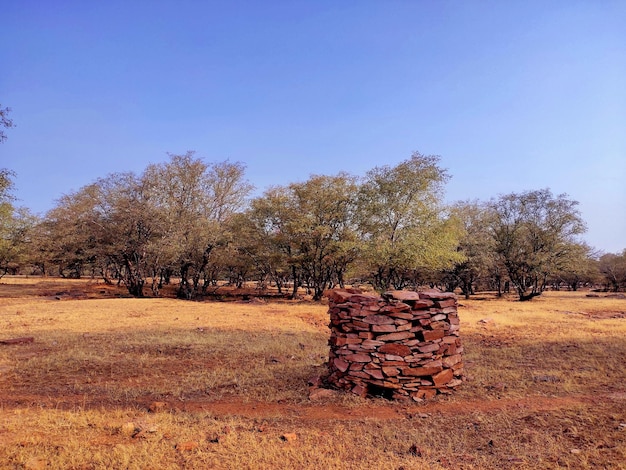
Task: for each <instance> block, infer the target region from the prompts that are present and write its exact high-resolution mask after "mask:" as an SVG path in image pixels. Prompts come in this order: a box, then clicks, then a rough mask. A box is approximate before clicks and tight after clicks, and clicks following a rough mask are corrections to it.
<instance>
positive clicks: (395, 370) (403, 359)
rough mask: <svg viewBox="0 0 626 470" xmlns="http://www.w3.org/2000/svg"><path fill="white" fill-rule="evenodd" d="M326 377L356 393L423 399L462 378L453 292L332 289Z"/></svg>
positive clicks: (446, 389)
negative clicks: (379, 291) (369, 291)
mask: <svg viewBox="0 0 626 470" xmlns="http://www.w3.org/2000/svg"><path fill="white" fill-rule="evenodd" d="M325 295H326V297H328V299H329V314H330V325H329V326H330V330H331V335H330V339H329V342H328V343H329V346H330V353H329V361H328V364H329V369H330V370H329V372H330V375H329V376H328V379H327V381H328V383H329V384H330V385H333V386H335V387H337V388H340V389H344V390H349V391H351V392H353V393H356V394H357V395H360V396H363V397H365V396H383V397H386V398H393V399H413V400H415V401H422V400H425V399H429V398H432V397H434V396H435V395H436V394H437V393H450V392H451V391H452V390H453V389H454V388H455V387H457V386H459V385H460V384H461V383H462V378H463V360H462V359H463V358H462V353H463V347H462V346H461V340H460V337H459V316H458V314H457V300H456V296H455V295H454V294H453V293H451V292H440V291H438V290H434V289H433V290H427V291H424V292H419V293H418V292H413V291H400V290H395V291H388V292H385V293H384V294H382V296H381V295H378V294H375V293H364V292H362V291H360V290H358V289H333V290H329V291H326V292H325Z"/></svg>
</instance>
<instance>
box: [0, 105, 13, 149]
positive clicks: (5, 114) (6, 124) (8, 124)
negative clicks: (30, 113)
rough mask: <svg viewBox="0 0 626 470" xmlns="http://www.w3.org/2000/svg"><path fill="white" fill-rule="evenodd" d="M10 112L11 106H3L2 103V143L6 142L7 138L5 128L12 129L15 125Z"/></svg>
mask: <svg viewBox="0 0 626 470" xmlns="http://www.w3.org/2000/svg"><path fill="white" fill-rule="evenodd" d="M10 112H11V108H3V107H2V105H0V144H1V143H2V142H4V141H5V140H6V138H7V136H6V134H5V133H4V129H10V128H12V127H14V124H13V120H12V119H9V113H10ZM3 128H4V129H3Z"/></svg>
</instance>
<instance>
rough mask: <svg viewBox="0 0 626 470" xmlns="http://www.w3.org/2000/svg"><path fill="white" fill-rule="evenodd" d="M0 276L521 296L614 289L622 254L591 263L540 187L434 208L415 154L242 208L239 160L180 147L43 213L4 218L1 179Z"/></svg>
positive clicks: (430, 167) (283, 189)
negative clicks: (588, 287)
mask: <svg viewBox="0 0 626 470" xmlns="http://www.w3.org/2000/svg"><path fill="white" fill-rule="evenodd" d="M0 177H1V178H2V179H1V180H0V183H1V184H2V186H1V187H0V189H2V192H1V193H0V197H1V201H2V203H1V204H2V205H1V206H0V224H1V225H0V230H1V232H2V233H1V235H2V236H1V242H0V243H1V245H0V269H2V270H3V272H5V273H6V272H9V271H11V270H12V271H17V270H21V271H27V270H29V271H31V272H32V271H33V270H34V271H36V272H39V273H41V274H60V275H62V276H69V277H78V276H82V275H91V276H98V277H101V278H102V279H104V280H105V281H106V282H120V283H123V284H124V285H125V286H126V287H127V288H128V291H129V292H130V293H131V294H132V295H134V296H138V297H141V296H143V295H145V294H146V291H147V289H151V291H152V294H153V295H159V289H160V288H161V287H162V286H163V284H164V283H169V282H170V281H171V280H172V279H176V285H177V293H178V296H179V297H181V298H187V299H192V298H196V297H198V296H202V295H204V294H206V293H207V291H208V290H210V289H212V288H213V286H216V285H217V283H218V281H220V280H227V281H229V282H230V283H232V284H234V285H238V286H241V285H243V284H244V283H245V282H247V281H256V282H257V283H258V285H259V287H264V286H266V285H267V284H268V283H271V284H272V285H274V286H275V287H277V288H278V290H279V292H285V293H290V294H291V295H292V296H295V295H297V293H298V289H299V288H301V287H304V288H306V289H308V290H309V291H310V292H311V293H312V294H313V297H314V298H315V299H319V298H321V296H322V292H323V291H324V290H325V289H326V288H328V287H331V286H335V285H340V286H342V285H344V284H345V283H346V282H348V281H350V282H360V283H365V282H367V283H371V284H372V285H373V286H374V287H375V288H376V289H379V290H384V289H388V288H390V287H393V288H406V287H413V288H415V287H417V286H419V285H423V284H437V285H441V286H443V287H445V288H447V289H455V288H460V289H461V291H462V292H463V293H464V294H465V295H467V296H469V295H471V294H472V293H473V292H474V291H475V290H476V289H477V288H490V289H495V290H497V291H498V292H500V293H502V292H503V291H506V290H508V289H509V288H510V287H512V288H513V289H514V290H515V292H516V293H517V295H518V296H519V298H520V300H528V299H531V298H532V297H534V296H536V295H539V294H540V293H541V292H542V291H543V290H544V289H546V287H547V286H549V285H551V284H552V285H555V286H561V285H564V284H565V285H567V286H569V287H570V288H573V289H576V288H578V287H579V286H580V285H582V284H584V283H595V282H599V281H601V280H602V275H603V276H604V281H605V283H606V285H607V287H610V288H612V289H615V290H618V289H620V288H623V287H625V285H626V252H624V253H622V254H620V255H618V254H611V255H604V256H602V257H599V258H598V257H597V256H594V254H593V253H592V251H591V249H590V248H589V247H587V246H586V245H585V244H584V243H582V242H580V241H579V240H578V238H577V237H578V236H579V235H580V234H581V233H583V232H584V229H585V227H584V223H583V221H582V220H581V217H580V214H579V212H578V210H577V203H576V202H575V201H572V200H570V199H569V198H568V197H567V196H566V195H557V196H554V195H553V194H552V193H551V192H550V191H549V190H547V189H544V190H538V191H528V192H523V193H513V194H508V195H504V196H501V197H499V198H497V199H494V200H492V201H489V202H477V201H466V202H459V203H457V204H455V205H454V206H452V207H446V206H445V205H444V204H443V189H444V186H445V183H446V182H447V180H448V178H449V177H448V174H447V172H446V171H445V170H444V169H442V168H441V167H440V166H439V159H438V157H436V156H424V155H421V154H419V153H415V154H413V155H412V156H411V158H409V159H407V160H406V161H403V162H401V163H400V164H398V165H396V166H382V167H376V168H374V169H372V170H370V171H369V172H368V173H367V174H366V175H365V176H364V177H362V178H357V177H355V176H353V175H349V174H346V173H340V174H338V175H333V176H325V175H314V176H311V177H310V178H309V179H307V180H306V181H304V182H297V183H292V184H289V185H285V186H275V187H272V188H269V189H268V190H266V191H265V192H264V193H263V194H262V195H260V196H258V197H255V198H253V199H251V200H249V199H248V198H249V195H250V194H251V191H252V189H253V188H252V186H251V185H250V184H249V182H248V181H247V180H246V178H245V168H244V166H243V165H242V164H241V163H232V162H228V161H225V162H219V163H206V162H204V161H203V160H201V159H199V158H196V156H195V155H194V154H193V153H192V152H188V153H187V154H185V155H170V158H169V160H168V161H167V162H165V163H160V164H153V165H149V166H148V167H147V168H146V169H145V171H144V172H143V173H142V174H140V175H136V174H133V173H120V174H112V175H109V176H107V177H104V178H101V179H98V180H97V181H95V182H94V183H92V184H90V185H87V186H85V187H83V188H81V189H79V190H78V191H76V192H73V193H70V194H67V195H65V196H63V197H62V198H61V199H60V200H59V201H58V202H57V204H56V206H55V207H54V208H53V209H52V210H51V211H49V212H48V213H47V214H46V215H45V216H44V217H43V218H40V219H39V218H36V217H33V216H32V215H31V214H29V213H28V211H25V210H16V209H15V208H14V206H13V202H14V201H12V200H11V199H10V188H11V174H10V173H9V172H7V171H5V172H4V173H2V174H0Z"/></svg>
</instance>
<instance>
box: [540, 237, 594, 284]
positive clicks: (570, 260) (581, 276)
mask: <svg viewBox="0 0 626 470" xmlns="http://www.w3.org/2000/svg"><path fill="white" fill-rule="evenodd" d="M552 277H553V282H554V284H555V288H556V289H559V288H560V285H561V284H563V283H565V284H566V285H567V288H568V289H570V290H573V291H576V290H578V288H579V287H580V286H582V285H584V284H594V283H595V282H596V281H598V280H599V278H600V277H601V276H600V271H599V270H598V259H597V254H596V253H594V251H593V250H592V249H591V247H590V246H589V245H587V244H586V243H578V244H574V245H573V246H572V247H571V250H570V252H569V254H568V256H567V257H565V258H564V259H563V262H562V263H561V266H560V267H559V270H558V271H557V272H555V273H554V274H553V276H552Z"/></svg>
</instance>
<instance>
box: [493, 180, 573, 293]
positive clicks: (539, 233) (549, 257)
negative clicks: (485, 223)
mask: <svg viewBox="0 0 626 470" xmlns="http://www.w3.org/2000/svg"><path fill="white" fill-rule="evenodd" d="M577 205H578V203H577V202H576V201H572V200H570V199H568V198H567V195H566V194H560V195H558V196H556V197H555V196H553V195H552V193H551V191H550V190H549V189H543V190H537V191H527V192H523V193H519V194H516V193H511V194H507V195H504V196H501V197H500V198H499V199H497V200H495V201H492V202H491V204H490V207H491V210H492V213H493V218H492V222H491V227H490V230H491V235H492V237H493V239H494V242H495V252H496V253H497V255H498V256H499V257H500V259H501V261H502V263H503V264H504V266H505V267H506V270H507V273H508V276H509V278H510V280H511V282H512V283H513V285H514V286H515V288H516V290H517V293H518V295H519V298H520V300H529V299H531V298H532V297H534V296H536V295H540V294H541V292H542V291H543V290H544V288H545V286H546V281H547V279H548V277H549V276H550V275H551V274H552V273H555V272H558V271H559V270H560V269H562V268H563V267H564V266H565V264H566V263H567V261H568V260H569V259H571V257H572V256H573V254H574V253H575V252H576V251H577V250H578V246H579V242H578V241H577V239H576V236H577V235H579V234H581V233H583V232H584V231H585V225H584V223H583V221H582V219H581V217H580V213H579V212H578V210H577V208H576V206H577Z"/></svg>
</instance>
